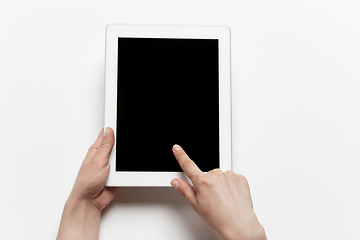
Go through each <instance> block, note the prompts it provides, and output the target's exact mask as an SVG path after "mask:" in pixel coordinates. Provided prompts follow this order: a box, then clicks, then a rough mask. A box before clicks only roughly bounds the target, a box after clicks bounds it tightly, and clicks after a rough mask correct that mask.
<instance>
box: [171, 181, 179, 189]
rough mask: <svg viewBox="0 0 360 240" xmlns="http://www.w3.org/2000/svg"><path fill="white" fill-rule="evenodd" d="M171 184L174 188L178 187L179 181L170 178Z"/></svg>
mask: <svg viewBox="0 0 360 240" xmlns="http://www.w3.org/2000/svg"><path fill="white" fill-rule="evenodd" d="M171 186H173V187H174V188H175V189H178V187H179V182H178V181H176V180H172V181H171Z"/></svg>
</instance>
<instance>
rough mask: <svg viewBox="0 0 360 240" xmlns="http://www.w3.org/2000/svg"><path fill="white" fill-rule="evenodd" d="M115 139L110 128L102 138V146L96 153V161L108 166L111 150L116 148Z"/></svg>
mask: <svg viewBox="0 0 360 240" xmlns="http://www.w3.org/2000/svg"><path fill="white" fill-rule="evenodd" d="M114 142H115V137H114V131H113V130H112V128H110V127H108V128H106V130H105V136H104V137H103V138H102V141H101V144H100V146H99V148H98V150H97V151H96V153H95V156H94V158H93V159H94V161H99V162H101V163H103V164H104V166H106V165H107V164H108V161H109V157H110V153H111V149H112V147H113V146H114Z"/></svg>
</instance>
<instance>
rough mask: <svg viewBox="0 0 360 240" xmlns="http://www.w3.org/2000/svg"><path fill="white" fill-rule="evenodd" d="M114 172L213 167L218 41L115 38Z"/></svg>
mask: <svg viewBox="0 0 360 240" xmlns="http://www.w3.org/2000/svg"><path fill="white" fill-rule="evenodd" d="M117 78H118V79H117V80H118V82H117V131H116V171H131V172H157V171H158V172H180V171H182V170H181V168H180V166H179V164H178V162H177V161H176V159H175V157H174V155H173V152H172V146H173V145H174V144H179V145H180V146H181V147H182V148H183V149H184V150H185V151H186V153H187V154H188V156H189V157H190V158H191V159H192V160H193V161H194V162H195V163H196V164H197V165H198V166H199V168H200V169H201V170H202V171H205V172H207V171H210V170H212V169H214V168H219V42H218V39H186V38H182V39H171V38H123V37H120V38H118V76H117Z"/></svg>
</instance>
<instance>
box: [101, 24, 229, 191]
mask: <svg viewBox="0 0 360 240" xmlns="http://www.w3.org/2000/svg"><path fill="white" fill-rule="evenodd" d="M119 37H136V38H139V37H140V38H141V37H146V38H182V39H185V38H200V39H218V41H219V108H220V110H219V113H220V116H219V143H220V144H219V146H220V149H219V150H220V167H219V168H220V169H221V170H223V171H228V170H231V166H232V163H231V88H230V84H231V82H230V76H231V75H230V57H231V56H230V29H229V28H228V27H226V26H194V25H191V26H184V25H181V26H180V25H150V24H148V25H140V24H109V25H107V27H106V54H105V57H106V66H105V113H104V114H105V117H104V129H105V128H106V127H111V128H112V129H114V132H117V129H116V116H117V81H118V75H117V73H118V71H117V66H118V54H117V53H118V39H119ZM115 159H116V141H115V144H114V146H113V150H112V152H111V155H110V159H109V161H110V165H111V168H110V174H109V179H108V181H107V183H106V185H107V186H171V184H170V182H171V180H172V179H174V178H180V179H183V180H185V181H189V179H188V178H187V177H186V175H185V174H184V173H179V172H116V161H115Z"/></svg>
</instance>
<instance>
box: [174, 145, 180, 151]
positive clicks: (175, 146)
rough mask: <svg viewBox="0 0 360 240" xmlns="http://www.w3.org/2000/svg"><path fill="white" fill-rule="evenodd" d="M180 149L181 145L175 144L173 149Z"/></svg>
mask: <svg viewBox="0 0 360 240" xmlns="http://www.w3.org/2000/svg"><path fill="white" fill-rule="evenodd" d="M179 150H180V146H179V145H177V144H175V145H174V146H173V151H174V152H176V151H179Z"/></svg>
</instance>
